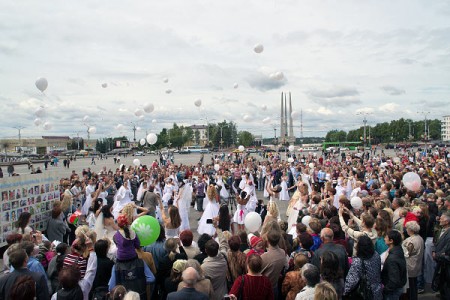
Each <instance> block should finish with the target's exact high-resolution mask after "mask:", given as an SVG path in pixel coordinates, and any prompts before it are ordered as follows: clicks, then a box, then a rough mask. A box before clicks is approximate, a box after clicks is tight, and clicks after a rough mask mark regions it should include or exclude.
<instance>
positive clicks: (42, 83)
mask: <svg viewBox="0 0 450 300" xmlns="http://www.w3.org/2000/svg"><path fill="white" fill-rule="evenodd" d="M35 84H36V87H37V88H38V90H40V91H41V92H44V91H45V90H46V89H47V87H48V81H47V79H45V78H44V77H40V78H38V79H36V82H35Z"/></svg>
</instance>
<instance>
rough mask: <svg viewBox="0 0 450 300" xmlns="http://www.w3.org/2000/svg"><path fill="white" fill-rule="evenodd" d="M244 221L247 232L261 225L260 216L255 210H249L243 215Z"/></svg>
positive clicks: (253, 230) (257, 228) (254, 230)
mask: <svg viewBox="0 0 450 300" xmlns="http://www.w3.org/2000/svg"><path fill="white" fill-rule="evenodd" d="M244 223H245V228H247V230H248V231H249V232H256V231H258V230H259V228H260V227H261V223H262V221H261V216H260V215H259V214H258V213H257V212H254V211H252V212H249V213H248V214H247V215H246V216H245V219H244Z"/></svg>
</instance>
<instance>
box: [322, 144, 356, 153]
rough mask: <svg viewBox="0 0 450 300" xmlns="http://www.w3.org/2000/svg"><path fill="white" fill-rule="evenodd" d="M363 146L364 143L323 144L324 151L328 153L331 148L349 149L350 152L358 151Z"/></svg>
mask: <svg viewBox="0 0 450 300" xmlns="http://www.w3.org/2000/svg"><path fill="white" fill-rule="evenodd" d="M361 146H362V142H323V144H322V150H323V151H326V150H327V149H329V148H335V149H336V150H337V149H338V148H348V150H357V149H358V147H361Z"/></svg>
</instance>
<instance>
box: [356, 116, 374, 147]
mask: <svg viewBox="0 0 450 300" xmlns="http://www.w3.org/2000/svg"><path fill="white" fill-rule="evenodd" d="M370 114H371V113H368V112H359V113H357V114H356V115H362V116H364V119H363V123H364V137H363V147H364V150H363V151H366V139H367V136H366V125H367V118H366V116H367V115H370Z"/></svg>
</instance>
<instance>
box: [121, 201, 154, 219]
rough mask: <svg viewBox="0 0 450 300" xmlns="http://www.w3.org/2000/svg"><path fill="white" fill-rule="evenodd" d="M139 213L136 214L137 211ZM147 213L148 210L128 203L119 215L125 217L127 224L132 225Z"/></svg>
mask: <svg viewBox="0 0 450 300" xmlns="http://www.w3.org/2000/svg"><path fill="white" fill-rule="evenodd" d="M138 210H139V211H141V212H140V213H139V214H137V211H138ZM147 213H148V208H145V207H140V206H137V205H136V204H135V203H134V202H130V203H128V204H127V205H125V207H124V208H123V209H122V211H121V214H122V215H125V216H127V219H128V222H129V223H130V224H132V223H133V221H134V220H136V219H137V218H139V217H141V216H145V215H146V214H147Z"/></svg>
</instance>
